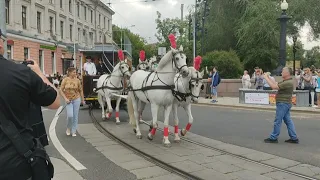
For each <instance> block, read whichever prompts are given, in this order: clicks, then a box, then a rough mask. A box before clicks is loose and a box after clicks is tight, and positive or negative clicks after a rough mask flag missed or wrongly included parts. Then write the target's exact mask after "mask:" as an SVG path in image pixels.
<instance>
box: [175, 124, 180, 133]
mask: <svg viewBox="0 0 320 180" xmlns="http://www.w3.org/2000/svg"><path fill="white" fill-rule="evenodd" d="M174 133H175V134H177V133H179V127H178V125H175V126H174Z"/></svg>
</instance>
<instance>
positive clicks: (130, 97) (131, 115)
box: [127, 92, 137, 127]
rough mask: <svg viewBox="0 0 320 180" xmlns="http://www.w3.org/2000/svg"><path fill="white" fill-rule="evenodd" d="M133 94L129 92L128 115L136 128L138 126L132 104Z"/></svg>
mask: <svg viewBox="0 0 320 180" xmlns="http://www.w3.org/2000/svg"><path fill="white" fill-rule="evenodd" d="M132 95H133V94H132V92H129V93H128V99H127V110H128V114H129V118H130V121H129V123H130V124H131V125H132V126H134V127H136V126H137V124H136V120H135V116H134V109H133V104H132V98H133V97H132Z"/></svg>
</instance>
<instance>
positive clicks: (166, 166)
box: [89, 107, 320, 180]
mask: <svg viewBox="0 0 320 180" xmlns="http://www.w3.org/2000/svg"><path fill="white" fill-rule="evenodd" d="M89 114H90V117H91V119H92V122H93V124H94V125H95V127H96V128H97V129H98V130H99V131H100V132H101V133H103V134H104V135H105V136H107V137H109V138H111V139H112V140H114V141H116V142H118V143H119V144H121V145H122V146H124V147H125V148H127V149H129V150H131V151H132V152H134V153H135V154H137V155H139V156H140V157H143V158H144V159H146V160H147V161H149V162H151V163H153V164H155V165H157V166H159V167H161V168H163V169H165V170H167V171H169V172H171V173H174V174H176V175H179V176H180V177H183V178H185V179H189V180H202V178H199V177H197V176H195V175H192V174H190V173H188V172H185V171H183V170H181V169H178V168H176V167H174V166H172V165H170V164H168V163H166V162H164V161H161V160H159V159H157V158H155V157H153V156H151V155H149V154H147V153H145V152H143V151H141V150H139V149H137V148H135V147H133V146H132V145H130V144H128V143H126V142H124V141H123V140H121V139H120V138H118V137H116V136H115V135H114V134H112V133H111V132H109V131H108V130H107V129H106V128H104V127H103V126H102V125H101V124H100V123H99V121H98V120H97V119H96V118H95V116H94V114H93V111H92V107H89ZM141 122H142V124H145V125H147V126H148V127H150V123H148V122H146V121H143V120H142V121H141ZM157 130H158V131H161V132H163V129H162V128H159V127H158V128H157ZM169 135H170V136H172V137H174V133H172V132H169ZM180 139H181V141H184V142H187V143H190V144H193V145H198V146H201V147H203V148H206V149H210V150H214V151H217V152H220V153H222V154H224V155H229V156H231V157H234V158H237V159H241V160H244V161H246V162H250V163H253V164H256V165H260V166H264V167H267V168H270V169H273V170H275V171H280V172H283V173H286V174H290V175H292V176H296V177H299V178H302V179H306V180H320V179H317V178H314V177H311V176H307V175H304V174H301V173H297V172H293V171H290V170H287V169H284V168H279V167H276V166H272V165H269V164H265V163H262V162H259V161H255V160H252V159H249V158H247V157H245V156H242V155H238V154H234V153H231V152H228V151H225V150H222V149H218V148H216V147H213V146H210V145H206V144H204V143H200V142H197V141H193V140H191V139H188V138H185V137H180Z"/></svg>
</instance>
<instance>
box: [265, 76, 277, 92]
mask: <svg viewBox="0 0 320 180" xmlns="http://www.w3.org/2000/svg"><path fill="white" fill-rule="evenodd" d="M266 74H267V75H268V76H269V78H270V79H271V80H272V81H273V82H276V80H275V79H274V77H272V76H271V73H270V72H267V73H266ZM263 90H272V88H271V87H270V85H269V84H268V82H267V81H266V79H265V78H263Z"/></svg>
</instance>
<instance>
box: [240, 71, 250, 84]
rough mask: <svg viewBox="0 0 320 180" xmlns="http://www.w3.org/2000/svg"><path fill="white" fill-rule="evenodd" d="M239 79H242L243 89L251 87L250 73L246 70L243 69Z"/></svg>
mask: <svg viewBox="0 0 320 180" xmlns="http://www.w3.org/2000/svg"><path fill="white" fill-rule="evenodd" d="M241 80H242V87H243V88H244V89H250V87H251V79H250V75H249V74H248V71H247V70H245V71H244V72H243V76H242V78H241Z"/></svg>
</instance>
